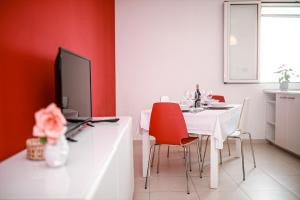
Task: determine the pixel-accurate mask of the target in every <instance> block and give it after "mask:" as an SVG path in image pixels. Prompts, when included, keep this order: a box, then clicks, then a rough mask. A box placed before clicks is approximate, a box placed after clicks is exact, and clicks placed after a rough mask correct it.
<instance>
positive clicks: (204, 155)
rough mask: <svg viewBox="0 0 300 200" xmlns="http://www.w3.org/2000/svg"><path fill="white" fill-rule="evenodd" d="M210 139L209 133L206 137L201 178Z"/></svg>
mask: <svg viewBox="0 0 300 200" xmlns="http://www.w3.org/2000/svg"><path fill="white" fill-rule="evenodd" d="M208 139H209V135H208V136H207V138H206V143H205V149H204V154H203V160H202V166H201V173H200V178H202V172H203V166H204V160H205V155H206V150H207V144H208Z"/></svg>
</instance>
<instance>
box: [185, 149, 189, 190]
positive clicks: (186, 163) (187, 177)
mask: <svg viewBox="0 0 300 200" xmlns="http://www.w3.org/2000/svg"><path fill="white" fill-rule="evenodd" d="M185 151H187V149H186V147H184V152H185ZM184 161H185V176H186V189H187V194H190V189H189V175H188V161H187V159H185V160H184Z"/></svg>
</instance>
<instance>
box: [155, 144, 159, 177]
mask: <svg viewBox="0 0 300 200" xmlns="http://www.w3.org/2000/svg"><path fill="white" fill-rule="evenodd" d="M159 158H160V145H158V153H157V171H156V173H157V174H158V173H159V160H160V159H159Z"/></svg>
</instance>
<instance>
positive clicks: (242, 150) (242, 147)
mask: <svg viewBox="0 0 300 200" xmlns="http://www.w3.org/2000/svg"><path fill="white" fill-rule="evenodd" d="M239 139H240V141H241V154H242V168H243V181H245V161H244V145H243V140H242V138H239Z"/></svg>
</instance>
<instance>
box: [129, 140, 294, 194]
mask: <svg viewBox="0 0 300 200" xmlns="http://www.w3.org/2000/svg"><path fill="white" fill-rule="evenodd" d="M231 148H232V149H233V148H234V145H233V144H231ZM170 149H171V151H170V157H169V158H167V156H166V153H167V147H166V146H164V147H162V148H161V157H160V158H161V159H160V173H159V174H157V173H156V166H157V163H156V160H155V162H154V166H153V168H152V171H151V177H150V179H149V187H148V189H147V190H145V189H144V183H145V178H143V177H142V146H141V142H140V141H135V142H134V165H135V169H134V171H135V193H134V200H150V199H151V200H158V199H163V200H177V199H178V200H184V199H189V200H194V199H195V200H196V199H198V200H199V199H200V200H216V199H222V200H250V199H252V200H269V199H270V200H294V199H300V158H298V157H295V156H293V155H290V154H289V153H286V152H285V151H283V150H281V149H278V148H277V147H275V146H273V145H270V144H268V143H259V144H255V146H254V150H255V155H256V162H257V168H255V169H254V168H253V162H252V157H251V152H250V148H249V145H248V144H246V145H245V167H246V181H242V166H241V159H239V158H234V157H230V158H229V157H228V152H227V148H226V146H225V149H224V150H223V164H222V165H220V168H219V171H220V183H219V188H218V189H209V160H208V158H209V152H208V156H207V158H206V161H205V162H206V165H205V168H204V177H203V178H202V179H200V178H199V171H198V165H197V161H196V158H197V157H196V155H197V154H196V152H195V151H196V146H195V147H193V149H194V150H193V152H192V155H193V157H192V169H193V171H192V172H191V177H192V179H191V181H190V189H191V193H190V194H189V195H188V194H187V193H186V179H185V166H184V159H183V152H182V148H180V147H171V148H170ZM208 149H209V147H208ZM156 158H157V156H156Z"/></svg>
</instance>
